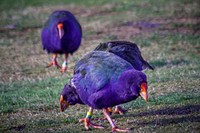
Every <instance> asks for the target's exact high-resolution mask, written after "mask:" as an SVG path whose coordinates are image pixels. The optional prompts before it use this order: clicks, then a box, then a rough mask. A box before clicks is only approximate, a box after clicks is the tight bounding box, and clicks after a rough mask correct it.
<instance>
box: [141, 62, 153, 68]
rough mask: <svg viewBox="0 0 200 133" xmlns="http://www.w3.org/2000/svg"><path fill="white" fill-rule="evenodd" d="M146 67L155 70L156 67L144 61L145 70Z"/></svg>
mask: <svg viewBox="0 0 200 133" xmlns="http://www.w3.org/2000/svg"><path fill="white" fill-rule="evenodd" d="M146 68H148V69H151V70H154V67H152V66H151V65H150V64H149V63H148V62H146V61H145V62H144V63H143V65H142V69H143V70H144V69H146Z"/></svg>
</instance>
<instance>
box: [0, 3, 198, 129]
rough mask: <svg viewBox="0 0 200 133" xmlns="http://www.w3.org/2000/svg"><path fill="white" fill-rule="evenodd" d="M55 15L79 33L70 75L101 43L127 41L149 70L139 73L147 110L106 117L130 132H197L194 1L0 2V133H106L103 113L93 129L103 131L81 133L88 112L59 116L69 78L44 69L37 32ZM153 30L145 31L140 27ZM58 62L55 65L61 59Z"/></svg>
mask: <svg viewBox="0 0 200 133" xmlns="http://www.w3.org/2000/svg"><path fill="white" fill-rule="evenodd" d="M56 9H67V10H70V11H71V12H73V13H74V14H75V15H76V17H77V18H78V20H79V21H80V23H81V25H82V28H83V41H82V45H81V47H80V48H79V50H78V51H77V52H76V53H74V55H73V56H71V57H70V64H69V70H70V71H73V67H74V64H75V63H76V62H77V61H78V60H79V59H80V58H81V57H82V56H83V55H84V54H85V53H87V52H89V51H91V50H93V49H94V47H95V46H97V45H98V43H99V42H102V41H108V40H118V39H119V40H129V41H133V42H135V43H137V44H138V46H139V48H140V50H141V53H142V55H143V57H144V58H145V59H146V60H147V61H149V62H150V64H152V65H153V66H154V67H155V70H154V71H151V70H145V71H144V72H145V74H146V75H147V77H148V87H149V88H148V91H149V102H148V104H147V103H145V102H144V101H143V100H142V99H141V98H138V99H137V100H135V101H132V102H129V103H126V104H123V105H122V106H123V107H124V108H126V109H128V113H127V114H125V115H122V116H121V115H116V114H114V115H113V116H112V117H113V118H114V119H115V120H116V123H117V125H118V126H119V127H127V128H130V129H131V132H199V130H200V128H199V127H200V115H199V114H200V91H199V88H200V86H199V84H200V30H199V24H198V22H199V16H200V9H199V6H198V0H193V1H188V0H177V1H173V0H169V1H166V0H124V1H121V0H110V1H107V0H98V1H93V0H84V1H81V0H73V1H69V0H57V1H53V0H48V1H47V0H43V1H39V0H35V1H30V0H19V1H14V0H1V1H0V17H1V21H0V60H1V65H0V119H1V122H0V132H18V131H21V132H69V133H71V132H87V133H90V132H110V126H109V124H108V122H107V120H99V118H102V117H103V114H102V112H101V111H96V110H95V112H94V116H93V117H94V119H93V121H94V123H99V124H101V125H103V126H105V130H98V129H91V130H89V131H86V130H85V129H84V125H83V123H79V122H78V119H80V118H83V117H85V115H86V112H87V106H84V105H76V106H72V107H69V108H68V109H67V110H66V111H65V112H63V113H61V112H60V111H59V95H60V92H61V90H62V88H63V85H65V84H66V83H67V82H68V81H69V79H70V78H71V77H72V76H73V73H72V72H68V73H67V74H64V75H61V74H60V72H59V70H57V69H56V68H49V69H47V68H45V66H46V65H47V63H48V62H49V61H50V59H51V57H50V55H47V54H46V53H45V52H44V51H43V50H42V47H41V39H40V34H41V28H42V26H43V24H44V22H45V21H46V19H47V18H48V15H49V14H50V13H51V12H52V11H54V10H56ZM144 22H145V23H146V24H149V25H157V26H156V27H145V26H144V25H140V24H141V23H144ZM58 62H59V63H60V64H61V62H62V57H60V56H59V59H58ZM96 118H97V119H96Z"/></svg>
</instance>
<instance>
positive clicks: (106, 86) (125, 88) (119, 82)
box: [60, 51, 148, 132]
mask: <svg viewBox="0 0 200 133" xmlns="http://www.w3.org/2000/svg"><path fill="white" fill-rule="evenodd" d="M70 88H72V89H73V90H72V91H71V94H72V95H73V98H72V99H73V101H75V102H74V103H70V100H69V99H67V98H68V97H69V93H68V94H67V96H66V92H67V91H69V90H68V89H70ZM73 93H76V94H73ZM139 96H141V97H142V98H144V99H145V100H146V101H147V100H148V93H147V79H146V76H145V74H144V73H142V72H140V71H137V70H135V69H134V67H133V66H132V65H131V64H130V63H128V62H127V61H125V60H123V59H122V58H120V57H118V56H116V55H114V54H112V53H109V52H102V51H94V52H90V53H89V54H87V55H85V56H84V57H83V58H82V59H81V60H80V61H79V62H78V63H77V64H76V66H75V72H74V77H73V78H72V79H71V81H70V83H69V84H68V85H66V86H65V87H64V89H63V91H62V93H61V96H60V106H61V111H64V110H65V109H66V107H67V106H68V105H69V104H71V105H74V104H76V103H80V104H83V103H84V104H87V105H89V106H90V107H91V110H90V111H89V112H88V113H87V116H86V118H85V119H84V121H85V127H86V129H88V128H89V127H88V126H89V125H90V126H92V127H94V128H103V127H102V126H99V125H96V124H93V123H92V122H91V121H90V118H91V115H92V110H93V108H94V109H102V110H103V113H104V115H105V117H106V118H107V119H108V121H109V123H110V124H111V127H112V131H121V132H126V131H129V130H128V129H120V128H118V127H117V126H116V125H115V124H114V122H113V121H112V119H111V118H110V115H109V113H108V108H109V107H113V106H115V105H119V104H122V103H126V102H129V101H131V100H135V99H136V98H137V97H139Z"/></svg>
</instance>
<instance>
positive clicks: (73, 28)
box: [41, 10, 82, 73]
mask: <svg viewBox="0 0 200 133" xmlns="http://www.w3.org/2000/svg"><path fill="white" fill-rule="evenodd" d="M41 37H42V45H43V49H45V50H46V51H47V52H48V53H53V59H52V61H51V62H50V64H49V65H48V66H47V67H50V66H52V65H54V66H57V67H58V68H59V67H60V66H59V65H58V63H57V60H56V58H57V54H65V61H64V62H63V64H62V69H61V72H62V73H63V72H65V71H66V69H67V66H68V55H69V53H70V54H73V53H74V52H75V51H76V50H77V49H78V48H79V46H80V44H81V38H82V29H81V26H80V24H79V22H78V21H77V19H76V18H75V16H74V15H73V14H72V13H71V12H69V11H65V10H59V11H54V12H53V13H52V14H51V15H50V17H49V19H48V20H47V22H46V23H45V25H44V28H43V30H42V35H41Z"/></svg>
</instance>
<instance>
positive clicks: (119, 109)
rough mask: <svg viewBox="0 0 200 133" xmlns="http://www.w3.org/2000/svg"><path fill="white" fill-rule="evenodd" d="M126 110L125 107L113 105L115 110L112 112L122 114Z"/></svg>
mask: <svg viewBox="0 0 200 133" xmlns="http://www.w3.org/2000/svg"><path fill="white" fill-rule="evenodd" d="M126 112H127V110H125V109H123V108H122V107H121V106H119V105H118V106H116V107H115V111H114V113H115V114H120V115H123V114H125V113H126Z"/></svg>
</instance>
